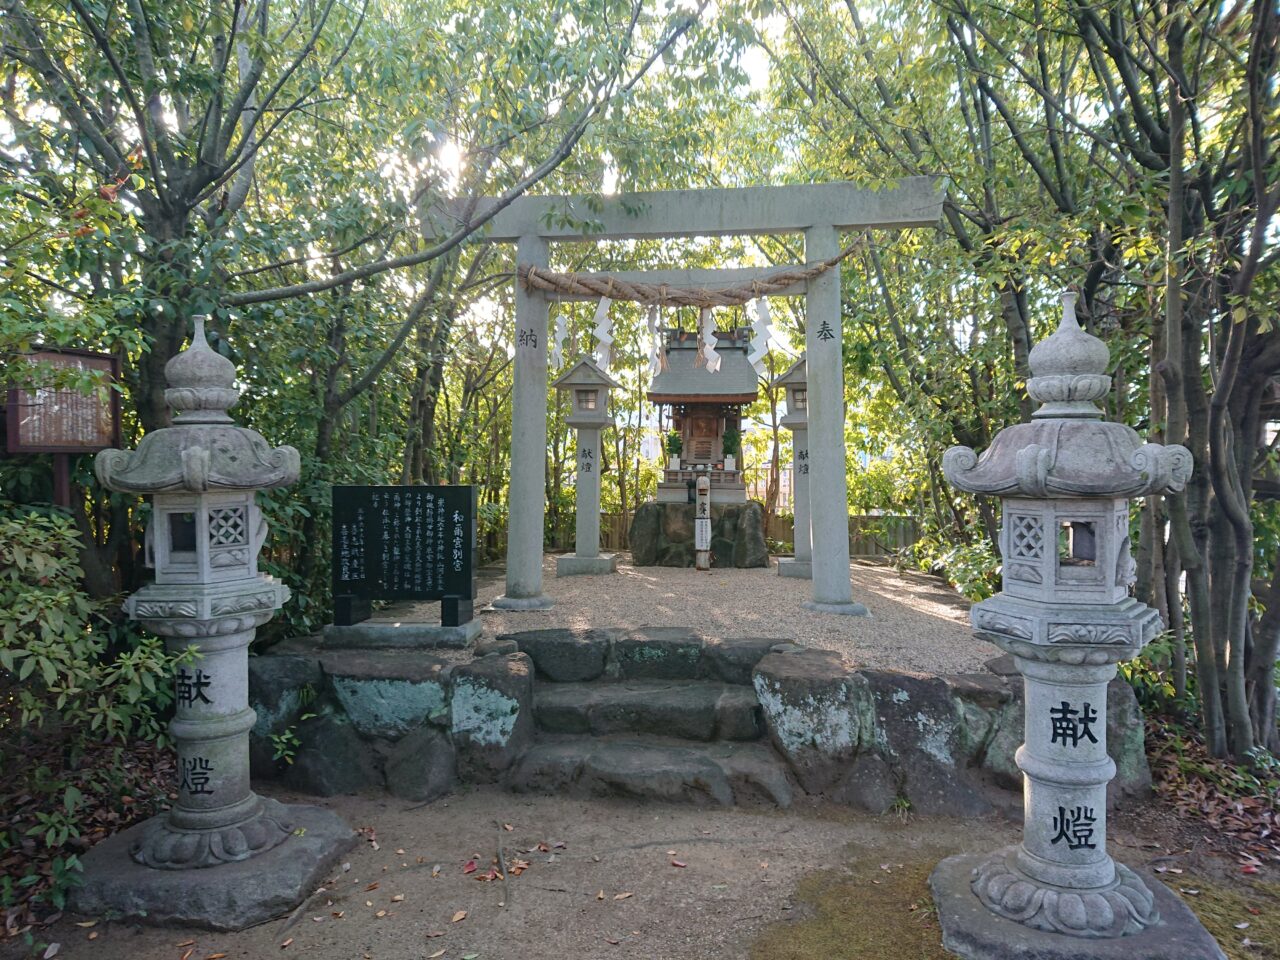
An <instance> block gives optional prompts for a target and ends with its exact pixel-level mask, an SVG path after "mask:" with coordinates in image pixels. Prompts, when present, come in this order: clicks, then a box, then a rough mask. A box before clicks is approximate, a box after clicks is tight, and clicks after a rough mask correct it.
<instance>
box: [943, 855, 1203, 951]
mask: <svg viewBox="0 0 1280 960" xmlns="http://www.w3.org/2000/svg"><path fill="white" fill-rule="evenodd" d="M1008 853H1009V851H1005V852H1004V854H1005V855H1006V856H1007V855H1008ZM998 857H999V855H997V857H991V856H989V855H987V854H976V853H974V854H961V855H960V856H955V857H948V858H947V859H946V860H943V861H942V862H941V863H939V864H938V866H937V867H936V868H935V869H934V871H933V874H932V875H931V876H930V877H929V887H930V890H931V892H932V893H933V902H934V904H935V906H936V907H937V909H938V923H939V925H940V926H941V927H942V945H943V946H944V947H945V948H946V949H947V950H948V951H949V952H951V953H953V954H955V955H956V956H959V957H963V958H964V960H1027V958H1029V957H1035V958H1036V960H1084V958H1088V960H1168V958H1170V957H1177V958H1178V960H1226V955H1225V954H1224V953H1223V952H1222V949H1221V948H1220V947H1219V946H1218V945H1217V943H1216V942H1215V941H1214V939H1213V937H1211V936H1210V935H1209V933H1208V932H1207V931H1206V930H1205V928H1204V927H1203V926H1202V925H1201V924H1200V921H1199V920H1197V919H1196V915H1195V914H1194V913H1192V912H1191V910H1190V909H1189V908H1188V907H1187V905H1186V904H1185V903H1183V902H1182V901H1181V900H1180V899H1178V897H1177V895H1176V894H1174V893H1173V892H1172V891H1171V890H1170V889H1169V888H1168V887H1166V886H1165V885H1164V884H1162V883H1160V882H1159V881H1157V880H1155V879H1153V878H1143V877H1138V882H1139V883H1140V884H1141V885H1142V888H1143V889H1144V890H1145V891H1146V894H1147V896H1148V897H1149V898H1150V902H1151V907H1150V911H1149V913H1148V914H1147V915H1148V916H1150V917H1152V918H1154V917H1156V916H1157V915H1158V916H1159V920H1158V921H1156V922H1151V923H1148V924H1146V925H1144V926H1143V927H1142V928H1141V929H1139V930H1137V931H1135V932H1133V933H1129V934H1127V935H1122V936H1114V937H1113V936H1108V935H1105V934H1103V935H1096V934H1095V935H1092V936H1090V935H1087V934H1080V933H1063V932H1059V931H1058V930H1057V929H1055V928H1053V927H1052V926H1049V927H1037V926H1033V925H1030V924H1028V923H1026V922H1019V921H1018V920H1013V919H1007V918H1006V916H1004V915H1003V914H1002V913H1000V912H997V911H994V910H993V909H992V908H991V907H990V906H989V905H988V904H987V903H986V902H984V901H983V900H982V899H980V898H979V896H978V894H977V893H976V892H975V890H974V889H973V878H974V873H975V872H980V871H982V869H983V868H984V867H986V866H987V865H988V864H993V863H995V862H996V861H997V860H998ZM1116 866H1117V868H1118V869H1120V864H1116ZM1123 869H1124V873H1125V875H1126V876H1134V877H1137V876H1138V875H1137V873H1136V872H1135V871H1132V870H1129V869H1128V868H1123ZM996 876H1000V877H1003V876H1004V874H994V875H993V879H994V878H995V877H996ZM1015 882H1016V878H1015V880H1012V881H1010V882H1009V883H1008V886H1007V887H1006V889H1005V893H1004V898H1005V899H1006V900H1007V899H1008V898H1009V895H1010V894H1009V891H1010V890H1012V889H1013V887H1014V885H1015ZM1127 884H1128V881H1125V882H1124V884H1123V885H1124V886H1127ZM1117 889H1119V887H1117ZM1022 892H1023V890H1022V889H1021V888H1019V890H1018V891H1017V893H1018V894H1021V893H1022ZM1048 892H1053V893H1055V894H1056V895H1057V903H1056V904H1055V909H1056V910H1057V913H1056V916H1057V917H1058V918H1059V919H1061V918H1062V917H1063V913H1062V909H1061V907H1062V901H1063V896H1064V894H1067V895H1069V894H1071V893H1073V892H1074V893H1076V894H1077V895H1078V894H1079V893H1080V891H1069V890H1054V891H1046V893H1045V894H1044V896H1043V897H1042V898H1041V903H1042V904H1043V903H1044V902H1046V901H1047V900H1048V899H1049V897H1048ZM1033 896H1034V892H1033ZM1082 900H1083V898H1082ZM1067 902H1068V903H1069V904H1070V907H1069V908H1068V909H1069V910H1074V909H1075V905H1074V901H1073V900H1068V901H1067ZM1125 906H1126V908H1127V907H1128V903H1127V901H1126V905H1125Z"/></svg>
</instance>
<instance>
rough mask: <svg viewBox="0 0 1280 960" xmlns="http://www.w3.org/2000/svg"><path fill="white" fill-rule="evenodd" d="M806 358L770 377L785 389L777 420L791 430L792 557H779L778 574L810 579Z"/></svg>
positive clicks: (811, 563) (811, 567) (802, 357)
mask: <svg viewBox="0 0 1280 960" xmlns="http://www.w3.org/2000/svg"><path fill="white" fill-rule="evenodd" d="M806 377H807V374H806V371H805V359H804V355H803V354H801V356H800V359H799V360H797V361H796V362H795V363H793V364H792V365H791V366H790V367H788V368H787V370H786V372H784V373H782V374H781V375H779V377H778V378H777V379H776V380H774V381H773V386H774V387H785V388H786V391H787V415H786V416H785V417H783V418H782V420H781V421H780V423H781V424H782V425H783V426H784V427H786V428H787V429H788V430H790V431H791V491H792V497H793V498H794V501H795V508H794V511H793V513H794V514H795V522H794V524H793V526H794V531H793V533H792V535H791V539H792V541H793V543H794V545H795V556H794V557H783V558H782V559H781V560H779V561H778V576H780V577H795V578H796V579H799V580H812V579H813V539H812V536H811V534H810V531H809V388H808V384H807V383H806V382H805V380H806Z"/></svg>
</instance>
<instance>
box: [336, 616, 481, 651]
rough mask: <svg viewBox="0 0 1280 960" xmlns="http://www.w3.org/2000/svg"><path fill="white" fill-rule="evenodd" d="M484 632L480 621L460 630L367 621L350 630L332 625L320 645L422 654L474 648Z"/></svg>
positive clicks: (468, 623)
mask: <svg viewBox="0 0 1280 960" xmlns="http://www.w3.org/2000/svg"><path fill="white" fill-rule="evenodd" d="M483 629H484V628H483V626H482V625H481V623H480V621H479V620H469V621H468V622H466V623H464V624H461V625H460V626H457V627H442V626H438V625H435V624H429V623H405V622H403V621H398V622H387V621H379V620H366V621H364V622H363V623H355V624H352V625H351V626H348V627H340V626H338V625H337V624H333V623H330V624H327V625H326V626H325V628H324V630H322V631H321V633H320V643H321V645H322V646H325V647H332V648H335V649H344V650H350V649H358V648H361V647H373V648H382V649H387V648H392V649H397V648H413V649H419V650H431V649H437V648H440V647H449V648H453V649H459V650H460V649H464V648H466V647H469V646H471V644H473V643H474V642H475V640H476V638H477V637H478V636H480V634H481V632H482V631H483Z"/></svg>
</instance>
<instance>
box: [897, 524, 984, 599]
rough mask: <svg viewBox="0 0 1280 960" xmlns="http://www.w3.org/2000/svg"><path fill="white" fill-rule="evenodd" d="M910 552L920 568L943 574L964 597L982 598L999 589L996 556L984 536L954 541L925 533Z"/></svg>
mask: <svg viewBox="0 0 1280 960" xmlns="http://www.w3.org/2000/svg"><path fill="white" fill-rule="evenodd" d="M910 553H911V555H912V557H913V558H914V559H915V561H916V563H918V564H919V565H920V567H921V568H922V569H925V570H933V571H936V572H939V573H941V574H942V575H943V576H945V577H946V578H947V580H949V581H950V582H951V584H952V586H954V587H955V588H956V589H957V590H958V591H960V594H961V595H962V596H963V597H964V598H965V599H966V600H970V601H973V602H977V601H978V600H985V599H987V597H990V596H994V595H995V593H996V591H998V590H999V589H1000V558H999V557H998V556H997V555H996V552H995V550H994V549H993V548H992V546H991V541H989V540H987V539H986V538H985V537H984V538H978V539H975V540H972V541H969V542H963V541H962V542H958V543H956V542H947V541H945V540H940V539H938V538H937V536H936V535H932V536H925V537H922V538H921V539H920V540H919V541H917V542H916V544H915V545H914V547H912V549H911V551H910Z"/></svg>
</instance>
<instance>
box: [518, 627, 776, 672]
mask: <svg viewBox="0 0 1280 960" xmlns="http://www.w3.org/2000/svg"><path fill="white" fill-rule="evenodd" d="M496 643H498V644H511V643H514V644H515V646H516V648H517V649H518V650H519V651H520V652H521V653H526V654H528V655H529V658H530V659H531V660H532V661H533V664H534V667H535V668H536V669H537V674H538V677H539V678H540V679H542V680H549V681H552V682H554V683H581V682H584V681H587V680H718V681H720V682H722V683H735V684H741V685H747V686H749V685H750V684H751V671H752V670H753V669H754V668H755V665H756V664H757V663H759V662H760V661H761V660H762V659H763V658H764V657H765V656H767V655H768V654H769V653H770V652H771V651H772V650H774V649H776V648H778V647H779V645H786V646H787V647H788V648H790V647H792V646H793V645H792V644H791V643H790V641H788V640H787V639H785V638H783V637H727V638H723V639H721V638H707V637H703V636H701V635H700V634H697V633H694V632H693V631H691V630H685V629H683V628H681V627H639V628H638V629H634V630H625V629H616V628H615V629H573V628H569V627H557V628H552V629H545V630H522V631H519V632H516V633H504V634H501V635H500V636H499V637H497V640H496Z"/></svg>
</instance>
